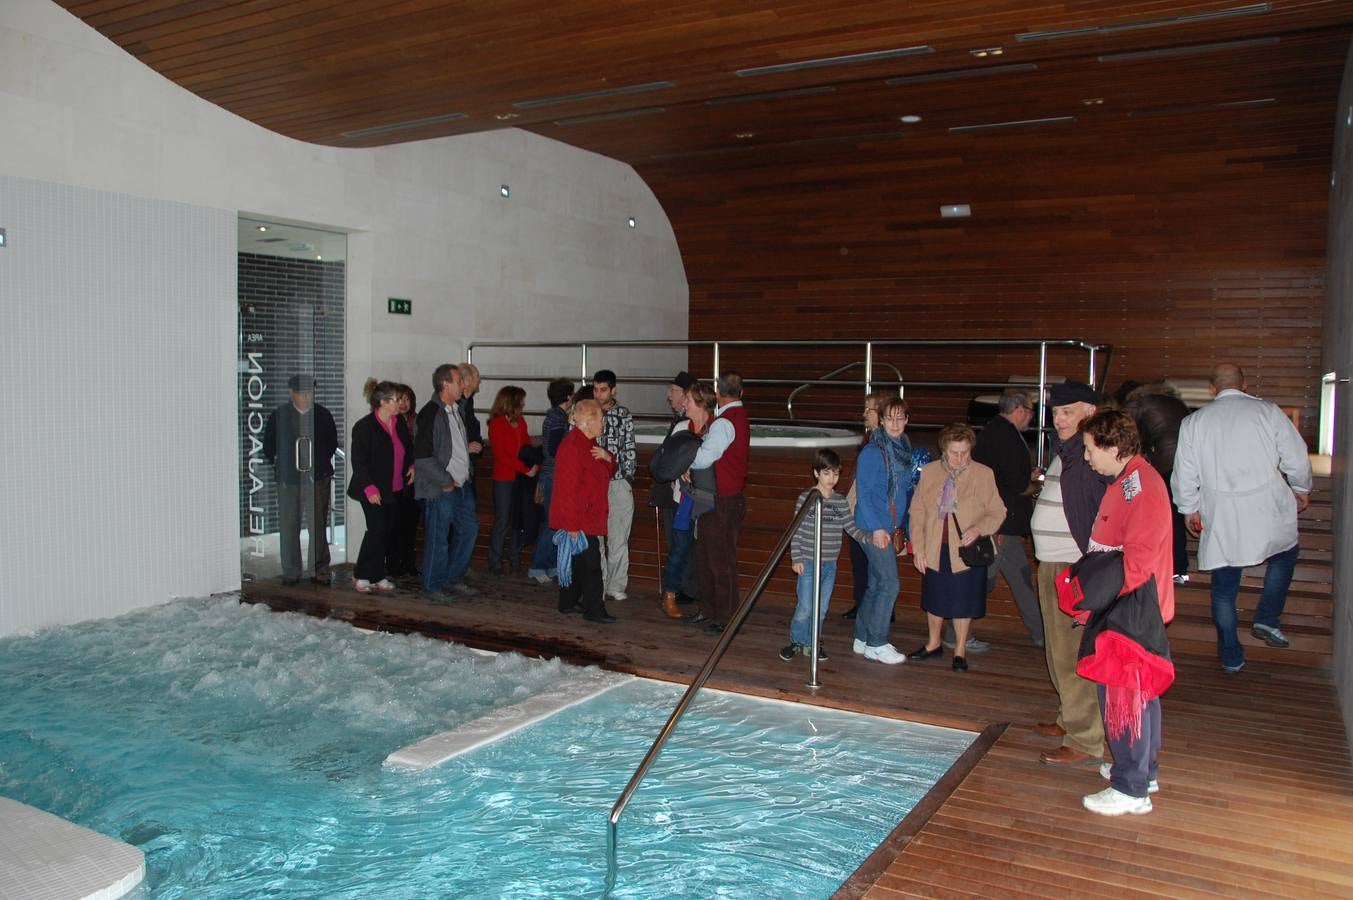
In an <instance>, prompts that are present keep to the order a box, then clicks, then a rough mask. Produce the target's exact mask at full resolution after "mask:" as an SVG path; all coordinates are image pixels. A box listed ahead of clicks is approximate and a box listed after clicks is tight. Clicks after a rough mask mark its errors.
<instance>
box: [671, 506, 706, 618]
mask: <svg viewBox="0 0 1353 900" xmlns="http://www.w3.org/2000/svg"><path fill="white" fill-rule="evenodd" d="M675 518H676V507H675V506H664V507H663V508H662V533H663V537H665V538H667V563H666V565H664V566H663V569H662V589H663V590H664V591H671V592H673V593H678V592H679V593H682V594H685V595H686V596H687V597H691V598H692V599H693V598H695V597H699V596H700V579H699V578H698V577H697V576H696V572H695V561H694V559H693V557H694V556H695V554H694V553H693V552H692V551H693V550H694V549H695V523H694V522H692V523H691V527H690V530H689V531H677V530H676V529H675V528H674V527H673V525H672V520H674V519H675Z"/></svg>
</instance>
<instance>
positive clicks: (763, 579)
mask: <svg viewBox="0 0 1353 900" xmlns="http://www.w3.org/2000/svg"><path fill="white" fill-rule="evenodd" d="M821 509H822V494H821V492H820V491H813V492H812V496H810V497H809V498H808V499H807V500H805V501H803V506H801V507H799V512H798V515H796V516H794V521H792V522H790V523H789V527H788V528H787V529H785V533H784V534H783V535H781V536H780V541H779V543H777V544H776V545H775V549H774V550H772V551H771V554H770V559H768V560H767V561H766V565H765V566H764V567H763V568H762V569H761V574H760V575H758V576H757V577H756V582H755V583H754V584H753V585H752V589H751V590H750V591H748V592H747V597H746V599H745V600H743V601H742V604H741V605H740V606H739V607H738V608H737V611H736V612H734V613H733V617H732V618H731V619H729V621H728V623H727V625H725V626H724V630H723V634H722V635H720V637H719V642H718V643H717V644H715V645H714V649H713V650H711V651H710V652H709V656H708V657H707V658H706V659H705V664H704V666H702V667H701V668H700V672H699V674H698V675H696V676H695V680H693V681H692V682H691V685H690V687H688V688H686V693H684V694H682V695H681V700H680V701H678V702H677V705H676V708H675V709H673V710H672V714H671V715H670V716H668V717H667V722H666V724H664V725H663V726H662V730H661V731H659V732H658V736H657V737H656V738H655V739H654V740H653V746H651V747H649V748H648V752H647V753H645V754H644V758H643V760H642V761H641V762H640V763H639V768H638V769H636V770H635V771H634V775H633V776H631V777H630V780H629V783H628V784H626V785H625V789H624V790H623V791H621V792H620V797H619V798H618V799H617V800H616V801H615V805H614V806H612V807H611V815H610V828H609V830H608V832H607V837H606V890H607V893H608V894H609V892H610V890H611V889H612V888H613V887H614V886H615V876H616V855H615V851H616V832H617V828H618V826H619V823H620V817H621V816H622V815H623V814H624V812H625V807H626V806H628V805H629V802H630V798H631V797H633V796H634V792H635V791H637V790H638V789H639V784H640V783H641V782H642V781H643V780H644V776H645V775H647V774H648V770H649V769H650V768H651V767H652V765H653V763H654V762H655V761H656V760H657V758H658V754H660V753H661V752H662V748H663V747H664V746H666V744H667V739H668V738H669V737H671V736H672V732H673V731H674V730H676V726H677V723H678V722H680V721H681V717H682V716H684V715H685V714H686V710H687V709H688V708H690V705H691V703H692V701H694V700H695V695H696V694H697V693H698V692H699V691H700V688H702V687H704V686H705V682H706V681H708V680H709V676H710V675H711V674H712V673H713V672H714V668H715V666H717V665H718V664H719V661H720V660H721V659H723V655H724V652H725V651H727V650H728V645H729V644H731V643H732V642H733V636H734V635H736V634H737V633H738V629H739V628H741V627H742V623H743V622H744V621H746V619H747V616H748V614H750V613H751V611H752V607H753V606H755V605H756V601H757V600H759V599H761V595H762V593H764V592H765V590H766V584H767V583H768V582H769V581H770V577H771V574H772V573H773V572H774V571H775V566H776V565H777V564H778V563H779V561H780V557H782V556H784V554H785V551H786V550H788V549H789V544H790V542H791V541H792V540H793V539H794V532H795V531H797V530H798V527H799V523H800V522H802V521H803V520H804V518H805V517H806V516H807V515H808V513H809V512H810V511H817V510H821ZM813 543H814V557H813V558H814V563H813V565H814V568H813V571H814V572H821V571H822V514H821V513H820V512H818V514H817V518H816V521H815V522H814V526H813ZM821 583H822V582H821V579H820V578H815V579H813V619H812V630H813V635H812V644H811V646H812V648H813V649H812V652H811V653H809V654H808V657H809V675H808V679H809V680H808V686H809V687H810V688H816V687H819V686H820V685H819V683H818V680H817V645H818V642H819V641H820V640H821V635H820V634H818V627H819V626H818V618H819V616H818V610H819V609H821V605H820V604H821V596H820V591H821Z"/></svg>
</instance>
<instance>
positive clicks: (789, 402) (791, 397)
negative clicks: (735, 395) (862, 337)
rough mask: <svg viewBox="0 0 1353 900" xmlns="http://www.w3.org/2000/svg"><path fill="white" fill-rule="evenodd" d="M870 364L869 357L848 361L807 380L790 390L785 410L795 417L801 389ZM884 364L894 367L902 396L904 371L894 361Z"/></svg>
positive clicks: (899, 393) (806, 388)
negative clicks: (797, 399)
mask: <svg viewBox="0 0 1353 900" xmlns="http://www.w3.org/2000/svg"><path fill="white" fill-rule="evenodd" d="M869 365H870V361H869V360H867V359H862V360H860V361H859V362H849V363H846V364H845V365H844V366H838V367H836V368H835V369H832V370H831V371H830V372H828V373H827V374H826V375H819V376H818V377H817V378H815V379H813V380H812V381H805V382H804V383H803V384H801V385H799V386H798V387H796V388H794V390H792V391H790V392H789V399H787V400H786V401H785V410H786V411H787V412H788V413H789V417H790V418H791V419H792V418H794V397H795V396H797V395H798V393H799V391H806V390H808V389H809V388H810V387H813V386H815V385H820V384H822V382H824V381H827V380H829V379H830V378H831V377H832V376H833V375H840V374H841V373H842V372H844V371H845V370H846V369H853V368H855V367H856V366H865V367H866V368H868V366H869ZM884 365H886V366H887V367H888V368H890V369H892V370H893V374H894V375H896V376H897V383H898V394H897V396H899V397H901V396H902V386H901V385H902V373H901V372H899V371H898V369H897V366H895V365H893V364H892V363H884Z"/></svg>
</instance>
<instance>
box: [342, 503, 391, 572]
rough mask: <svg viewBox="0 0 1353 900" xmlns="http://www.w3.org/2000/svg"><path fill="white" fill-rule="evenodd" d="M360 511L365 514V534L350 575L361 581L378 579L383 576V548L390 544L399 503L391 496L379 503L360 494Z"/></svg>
mask: <svg viewBox="0 0 1353 900" xmlns="http://www.w3.org/2000/svg"><path fill="white" fill-rule="evenodd" d="M362 512H363V513H365V515H366V534H365V535H364V536H363V537H362V549H361V550H359V551H357V564H356V565H355V566H353V568H352V577H353V578H360V579H362V580H363V581H380V580H381V579H382V578H384V577H385V548H386V547H387V546H389V544H390V535H391V534H392V533H393V532H394V529H395V522H396V520H397V518H398V516H399V504H398V503H396V502H395V500H394V499H393V498H389V497H387V498H383V499H382V500H381V502H380V503H379V504H375V503H372V502H371V501H370V500H368V499H366V496H365V495H363V496H362Z"/></svg>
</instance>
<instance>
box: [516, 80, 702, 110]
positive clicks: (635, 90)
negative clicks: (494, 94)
mask: <svg viewBox="0 0 1353 900" xmlns="http://www.w3.org/2000/svg"><path fill="white" fill-rule="evenodd" d="M674 87H676V83H675V82H672V81H650V82H648V83H647V84H630V85H626V86H624V87H618V88H606V89H605V90H601V91H585V92H584V93H581V94H561V95H559V96H557V97H539V98H537V99H535V100H522V101H520V102H518V103H514V104H512V105H513V106H515V107H516V108H517V109H539V108H540V107H542V106H558V105H559V104H561V103H580V102H582V101H584V100H599V99H601V98H602V97H622V96H625V95H626V94H643V93H647V92H648V91H665V90H668V89H669V88H674Z"/></svg>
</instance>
